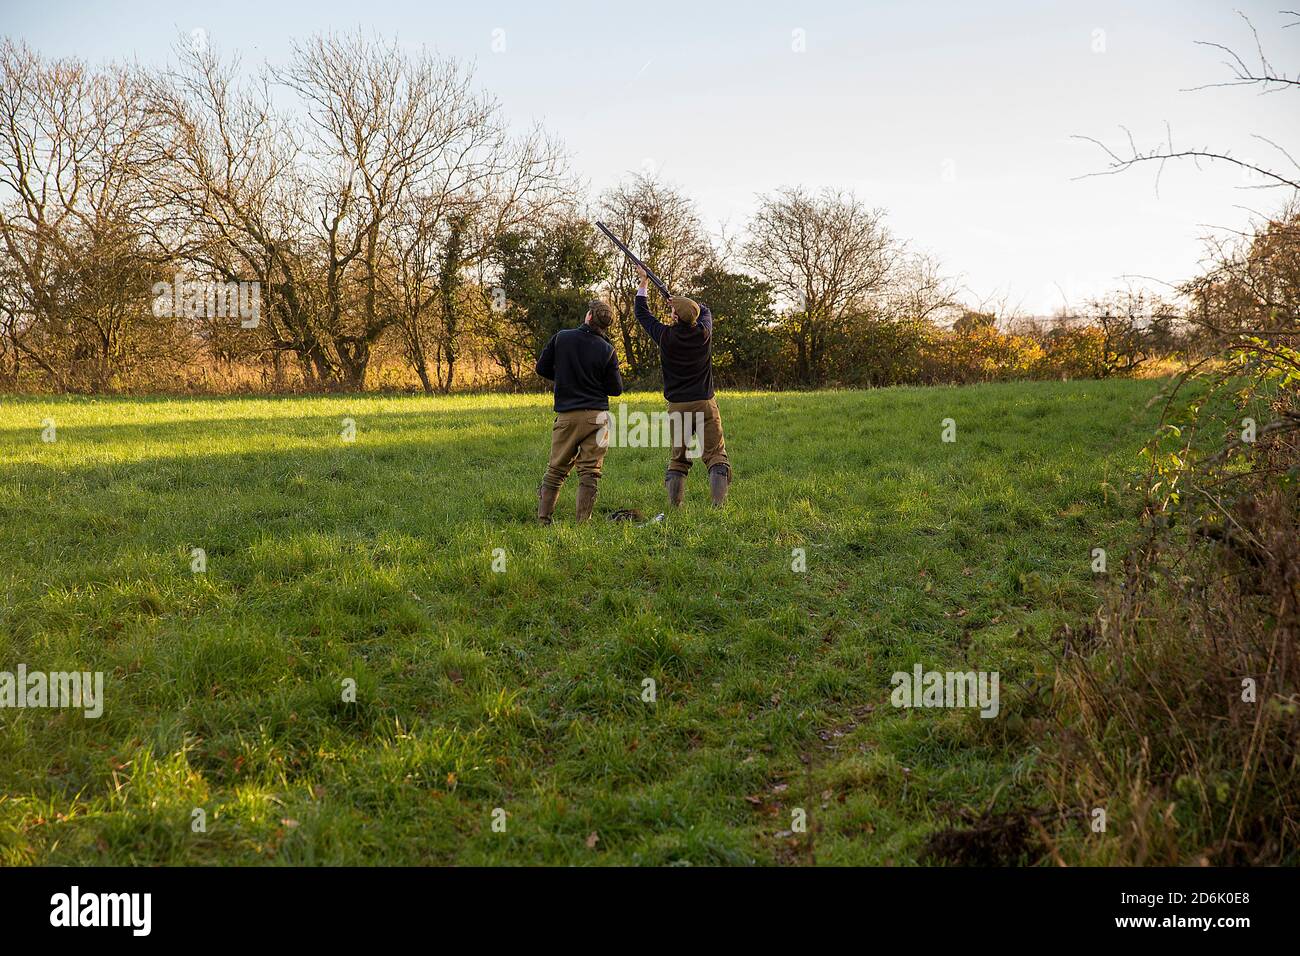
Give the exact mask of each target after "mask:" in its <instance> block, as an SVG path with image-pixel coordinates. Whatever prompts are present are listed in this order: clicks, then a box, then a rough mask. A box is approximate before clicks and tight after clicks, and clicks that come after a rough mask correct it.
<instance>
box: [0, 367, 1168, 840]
mask: <svg viewBox="0 0 1300 956" xmlns="http://www.w3.org/2000/svg"><path fill="white" fill-rule="evenodd" d="M1158 387H1159V383H1158V382H1152V381H1121V382H1106V383H1098V382H1074V383H1029V384H1015V385H989V386H979V387H972V388H961V389H956V388H941V389H887V390H881V391H874V392H834V393H817V394H779V395H767V394H757V393H750V394H744V393H725V394H723V395H721V396H720V404H721V407H722V413H723V416H724V421H725V424H726V428H727V440H728V448H729V451H730V452H731V456H732V461H733V463H734V466H735V470H736V482H735V484H734V485H733V488H732V494H731V501H730V503H729V506H728V508H727V509H726V510H725V511H722V512H718V511H714V510H713V509H711V508H709V507H708V504H707V487H706V482H705V479H704V475H703V474H702V469H698V470H697V473H695V474H692V476H691V478H690V481H689V483H688V493H687V504H686V506H685V508H684V510H683V511H682V512H680V513H677V514H673V515H670V516H669V519H668V520H667V521H665V522H664V523H662V524H652V525H649V526H647V527H636V526H634V525H632V524H627V523H613V522H608V521H605V520H603V515H604V514H605V513H607V512H608V511H611V510H613V509H615V508H636V509H639V510H640V511H642V512H643V513H644V514H645V515H646V516H647V517H649V516H652V515H654V514H656V513H657V512H659V511H662V510H664V505H663V502H662V498H663V489H662V476H663V470H664V464H665V460H666V457H667V453H666V451H664V450H660V449H621V448H617V449H613V450H611V452H610V454H609V456H608V458H607V461H606V478H605V480H604V481H603V482H602V485H601V497H600V500H599V501H598V503H597V520H596V521H593V522H592V523H591V524H589V525H587V526H584V527H576V526H574V525H573V524H572V512H573V488H574V483H573V482H572V481H570V483H569V484H568V485H567V486H566V489H565V494H564V495H563V496H562V498H561V504H560V508H559V510H558V512H557V515H558V518H559V520H558V522H557V523H556V525H554V526H553V527H550V528H540V527H537V526H536V525H535V524H534V523H533V522H532V520H531V517H532V513H533V509H534V507H535V501H536V499H535V494H534V489H535V487H536V485H537V482H538V480H539V478H540V476H541V472H542V469H543V467H544V465H545V460H546V453H547V442H548V440H549V423H550V412H549V409H548V407H547V404H546V401H545V400H544V399H543V398H542V397H540V396H526V397H518V396H500V395H484V396H464V397H454V398H438V399H425V398H410V397H379V396H348V397H329V398H285V399H99V400H92V399H79V398H9V399H4V400H3V401H2V402H0V477H2V479H3V480H2V482H0V517H2V518H3V521H2V522H0V582H2V585H0V586H2V588H3V596H4V603H3V608H2V610H0V670H10V671H12V670H14V669H15V668H16V667H17V665H18V664H19V663H25V664H26V665H27V666H28V668H29V669H32V670H62V669H74V668H75V669H78V670H92V671H93V670H102V671H105V672H106V674H107V694H106V697H107V702H106V707H105V712H104V716H103V717H102V718H100V719H98V720H87V719H85V718H84V717H83V716H82V715H81V714H80V713H79V712H70V711H69V712H55V711H19V710H13V711H10V710H0V862H5V863H56V864H57V863H105V864H121V863H177V864H181V863H209V862H218V863H241V864H242V863H263V862H279V863H380V862H393V863H450V862H457V863H464V864H474V863H543V862H546V863H596V862H618V863H645V864H664V863H674V862H693V863H748V862H760V863H768V862H808V861H809V860H810V858H811V859H815V860H816V861H817V862H825V863H846V862H876V863H879V862H886V861H893V862H897V863H906V862H914V861H915V860H916V859H917V857H918V854H919V852H920V849H921V847H922V845H923V844H924V841H925V838H926V836H927V835H928V834H929V833H930V832H932V831H933V830H934V829H935V828H936V827H938V826H941V825H944V823H945V822H946V821H947V819H948V814H949V813H950V812H952V811H954V810H955V809H957V808H960V807H973V808H978V809H981V810H982V809H985V808H987V807H990V806H1009V805H1012V804H1015V803H1017V802H1019V803H1025V802H1030V803H1032V802H1033V801H1034V800H1036V799H1037V798H1038V796H1039V794H1038V793H1037V791H1036V790H1035V783H1034V779H1033V774H1032V767H1033V763H1034V757H1035V753H1036V748H1037V746H1038V745H1039V743H1040V742H1039V741H1038V740H1036V739H1035V738H1034V736H1033V730H1032V728H1033V726H1034V724H1033V721H1032V717H1033V714H1032V713H1028V708H1029V707H1030V706H1031V705H1030V704H1029V703H1027V702H1025V701H1024V700H1023V699H1022V698H1024V695H1023V694H1022V693H1021V691H1020V690H1019V689H1018V688H1023V687H1025V686H1029V685H1031V684H1032V683H1033V681H1034V680H1035V674H1036V673H1038V672H1040V671H1042V669H1043V667H1044V662H1045V659H1046V658H1045V654H1044V651H1043V648H1042V645H1043V642H1044V641H1046V640H1047V638H1048V637H1049V636H1050V634H1051V633H1052V630H1053V629H1054V627H1055V625H1056V624H1057V623H1059V622H1060V621H1062V620H1065V619H1067V618H1068V617H1070V616H1071V615H1073V614H1076V613H1078V612H1079V611H1080V610H1081V609H1086V608H1087V607H1088V606H1089V602H1090V601H1091V587H1092V583H1093V582H1092V575H1091V572H1090V569H1089V563H1090V560H1091V555H1090V552H1091V549H1092V548H1094V547H1106V548H1108V549H1109V550H1110V552H1111V558H1110V559H1111V560H1112V561H1117V560H1119V556H1120V553H1121V552H1122V550H1123V545H1124V540H1125V536H1126V533H1127V530H1128V522H1129V520H1130V518H1131V514H1130V511H1131V507H1132V504H1133V503H1131V502H1127V501H1125V500H1124V499H1123V498H1122V497H1119V496H1118V495H1117V493H1116V491H1115V490H1114V489H1115V488H1119V487H1122V485H1123V481H1124V478H1125V477H1127V475H1128V474H1129V473H1130V472H1132V471H1133V470H1134V469H1135V468H1137V467H1138V459H1137V457H1136V451H1137V449H1138V447H1139V446H1140V445H1141V443H1142V441H1143V439H1144V438H1145V436H1146V435H1147V434H1149V429H1150V425H1151V422H1152V416H1153V415H1154V412H1152V411H1144V410H1143V406H1144V405H1145V403H1146V400H1147V399H1148V398H1149V397H1150V396H1151V395H1153V394H1154V393H1155V391H1156V390H1157V388H1158ZM628 401H629V404H630V406H631V407H632V408H633V409H640V410H643V411H654V410H658V409H661V408H662V401H661V400H660V399H659V398H658V397H657V396H654V395H648V394H638V395H633V396H630V397H629V398H628ZM345 418H351V419H353V420H354V421H355V424H356V432H357V438H356V441H355V442H354V443H347V442H344V441H343V440H342V439H341V437H340V434H341V432H342V430H343V427H344V426H343V419H345ZM944 418H953V419H955V420H956V422H957V441H956V443H953V444H947V443H943V442H941V441H940V429H941V420H942V419H944ZM46 419H53V420H54V422H55V428H56V434H57V440H56V441H54V442H52V443H46V442H43V441H42V440H41V433H42V428H43V425H42V422H43V421H44V420H46ZM1103 484H1105V485H1107V486H1108V488H1103ZM194 548H201V549H203V551H204V552H205V553H206V560H207V571H206V573H204V574H195V573H192V572H191V560H192V557H191V555H192V549H194ZM498 548H500V549H504V554H505V560H506V570H505V572H504V573H500V574H498V573H494V572H493V570H492V561H493V554H494V549H498ZM795 548H803V549H805V551H806V554H807V568H808V570H807V572H806V573H795V572H794V571H792V570H791V561H792V549H795ZM918 661H919V662H922V663H924V664H925V665H926V666H927V667H933V668H945V667H957V666H960V667H962V668H983V669H993V670H999V671H1000V672H1001V674H1002V686H1003V688H1004V690H1003V698H1004V700H1003V709H1002V717H1001V718H1000V719H998V720H995V721H981V720H980V719H979V718H978V717H976V716H975V715H974V714H971V713H967V712H960V713H956V712H951V711H938V712H936V711H911V712H900V711H895V710H893V709H892V708H890V707H889V703H888V695H889V676H890V674H891V673H892V672H893V671H895V670H908V669H910V668H911V666H912V664H914V663H916V662H918ZM646 679H652V680H654V681H655V686H656V691H657V702H656V703H653V704H650V703H646V702H644V701H643V700H642V696H643V688H644V686H645V685H644V684H643V682H644V681H645V680H646ZM346 680H350V681H355V683H356V702H355V703H349V702H345V701H344V700H343V699H342V698H343V693H342V688H343V684H344V681H346ZM1018 708H1019V710H1018ZM1017 717H1019V718H1021V719H1016V718H1017ZM1026 717H1028V718H1031V719H1030V720H1029V721H1028V722H1027V721H1026V720H1025V719H1024V718H1026ZM498 807H499V808H502V809H504V810H505V812H506V814H507V818H506V819H507V824H506V829H505V832H496V831H494V830H493V827H492V820H493V816H492V814H493V810H494V808H498ZM795 807H800V808H803V809H805V810H806V811H807V813H808V816H809V820H810V823H811V825H812V836H813V838H814V839H813V850H812V853H811V854H809V852H808V849H807V847H808V840H807V837H806V836H803V835H797V834H796V835H793V836H779V835H778V834H781V833H783V832H784V831H788V830H790V828H791V810H792V809H793V808H795ZM195 809H203V810H204V811H205V813H206V832H195V831H194V829H193V826H192V821H193V819H194V816H193V814H194V810H195ZM593 834H594V835H595V836H594V838H593ZM589 844H590V845H589Z"/></svg>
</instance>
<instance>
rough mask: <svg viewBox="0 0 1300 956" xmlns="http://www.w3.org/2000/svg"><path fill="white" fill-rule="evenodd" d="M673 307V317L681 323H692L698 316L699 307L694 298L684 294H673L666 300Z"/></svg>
mask: <svg viewBox="0 0 1300 956" xmlns="http://www.w3.org/2000/svg"><path fill="white" fill-rule="evenodd" d="M668 303H669V305H671V306H672V309H673V318H675V319H676V320H677V321H678V322H681V323H682V324H683V325H694V324H695V320H696V319H698V318H699V317H700V307H699V305H697V304H696V303H695V300H694V299H688V298H686V296H684V295H675V296H673V297H672V298H671V299H669V300H668Z"/></svg>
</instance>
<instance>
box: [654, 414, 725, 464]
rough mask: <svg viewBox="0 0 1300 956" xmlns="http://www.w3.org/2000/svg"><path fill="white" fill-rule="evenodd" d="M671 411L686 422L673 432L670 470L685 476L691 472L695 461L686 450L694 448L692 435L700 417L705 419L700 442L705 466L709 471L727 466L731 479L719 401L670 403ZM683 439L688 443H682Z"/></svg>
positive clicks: (669, 462) (669, 461)
mask: <svg viewBox="0 0 1300 956" xmlns="http://www.w3.org/2000/svg"><path fill="white" fill-rule="evenodd" d="M668 411H669V413H671V414H675V415H678V416H681V420H682V422H683V425H682V426H681V427H678V428H674V429H673V432H672V435H673V452H672V456H671V457H670V458H669V459H668V470H669V471H676V472H680V473H681V474H683V475H685V474H687V473H689V472H690V470H691V465H692V464H693V463H694V461H695V459H694V458H692V457H691V456H689V455H687V454H686V449H687V447H688V446H689V445H690V444H691V437H692V433H693V432H694V431H695V429H696V423H697V422H698V421H699V418H698V417H696V416H697V413H698V414H700V415H703V418H704V435H703V436H702V438H701V444H702V446H703V455H702V457H703V458H704V464H705V465H706V466H707V467H708V468H709V469H710V470H712V469H713V466H714V465H725V466H726V468H727V474H728V475H730V474H731V460H730V459H728V458H727V444H726V441H725V440H724V438H723V435H722V414H721V413H720V412H719V411H718V402H717V399H713V398H710V399H705V400H704V401H700V402H669V403H668ZM683 438H685V441H683V440H682V439H683Z"/></svg>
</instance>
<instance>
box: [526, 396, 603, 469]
mask: <svg viewBox="0 0 1300 956" xmlns="http://www.w3.org/2000/svg"><path fill="white" fill-rule="evenodd" d="M608 426H609V412H603V411H596V410H594V409H592V410H584V411H578V412H556V413H555V424H554V425H552V426H551V460H550V461H549V462H548V463H547V465H546V476H545V477H544V478H542V484H543V485H545V486H546V487H547V488H559V487H560V486H561V485H563V484H564V479H565V478H567V477H568V476H569V472H570V471H572V470H573V466H574V465H575V464H576V465H577V466H578V484H579V485H583V486H585V487H588V488H595V487H596V483H597V482H598V481H600V468H601V465H602V463H603V462H604V461H605V452H606V451H607V450H608V448H607V447H606V446H607V444H608V437H602V432H604V431H605V430H606V429H607V428H608Z"/></svg>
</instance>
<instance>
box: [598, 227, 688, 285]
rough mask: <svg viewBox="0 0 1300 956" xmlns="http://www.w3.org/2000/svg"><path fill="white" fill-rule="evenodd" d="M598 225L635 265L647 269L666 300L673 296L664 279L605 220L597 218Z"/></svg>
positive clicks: (647, 273)
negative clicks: (634, 252) (652, 270)
mask: <svg viewBox="0 0 1300 956" xmlns="http://www.w3.org/2000/svg"><path fill="white" fill-rule="evenodd" d="M596 226H597V227H598V228H599V229H600V231H601V232H603V233H604V234H605V235H607V236H609V239H610V242H612V243H614V245H616V246H618V247H619V248H620V249H622V250H623V255H625V256H627V257H628V258H629V259H631V260H632V262H633V263H634V264H635V265H637V266H640V267H641V268H642V269H645V274H646V277H647V278H648V279H649V280H650V282H651V283H652V284H653V285H654V287H655V288H656V289H658V290H659V292H660V293H661V294H662V295H663V297H664V300H665V301H667V300H668V299H671V298H672V297H673V294H672V293H671V292H669V291H668V286H666V285H664V280H663V279H660V278H659V277H658V276H657V275H655V274H654V273H653V272H651V271H650V269H649V267H648V266H646V264H645V263H644V262H642V261H641V260H640V259H638V258H637V257H636V256H634V255H632V250H631V249H629V248H628V247H627V246H625V245H623V243H622V242H621V241H620V240H619V238H618V236H616V235H614V234H613V233H612V232H610V231H609V227H608V226H606V225H605V224H604V223H603V222H600V221H599V220H597V222H596Z"/></svg>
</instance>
